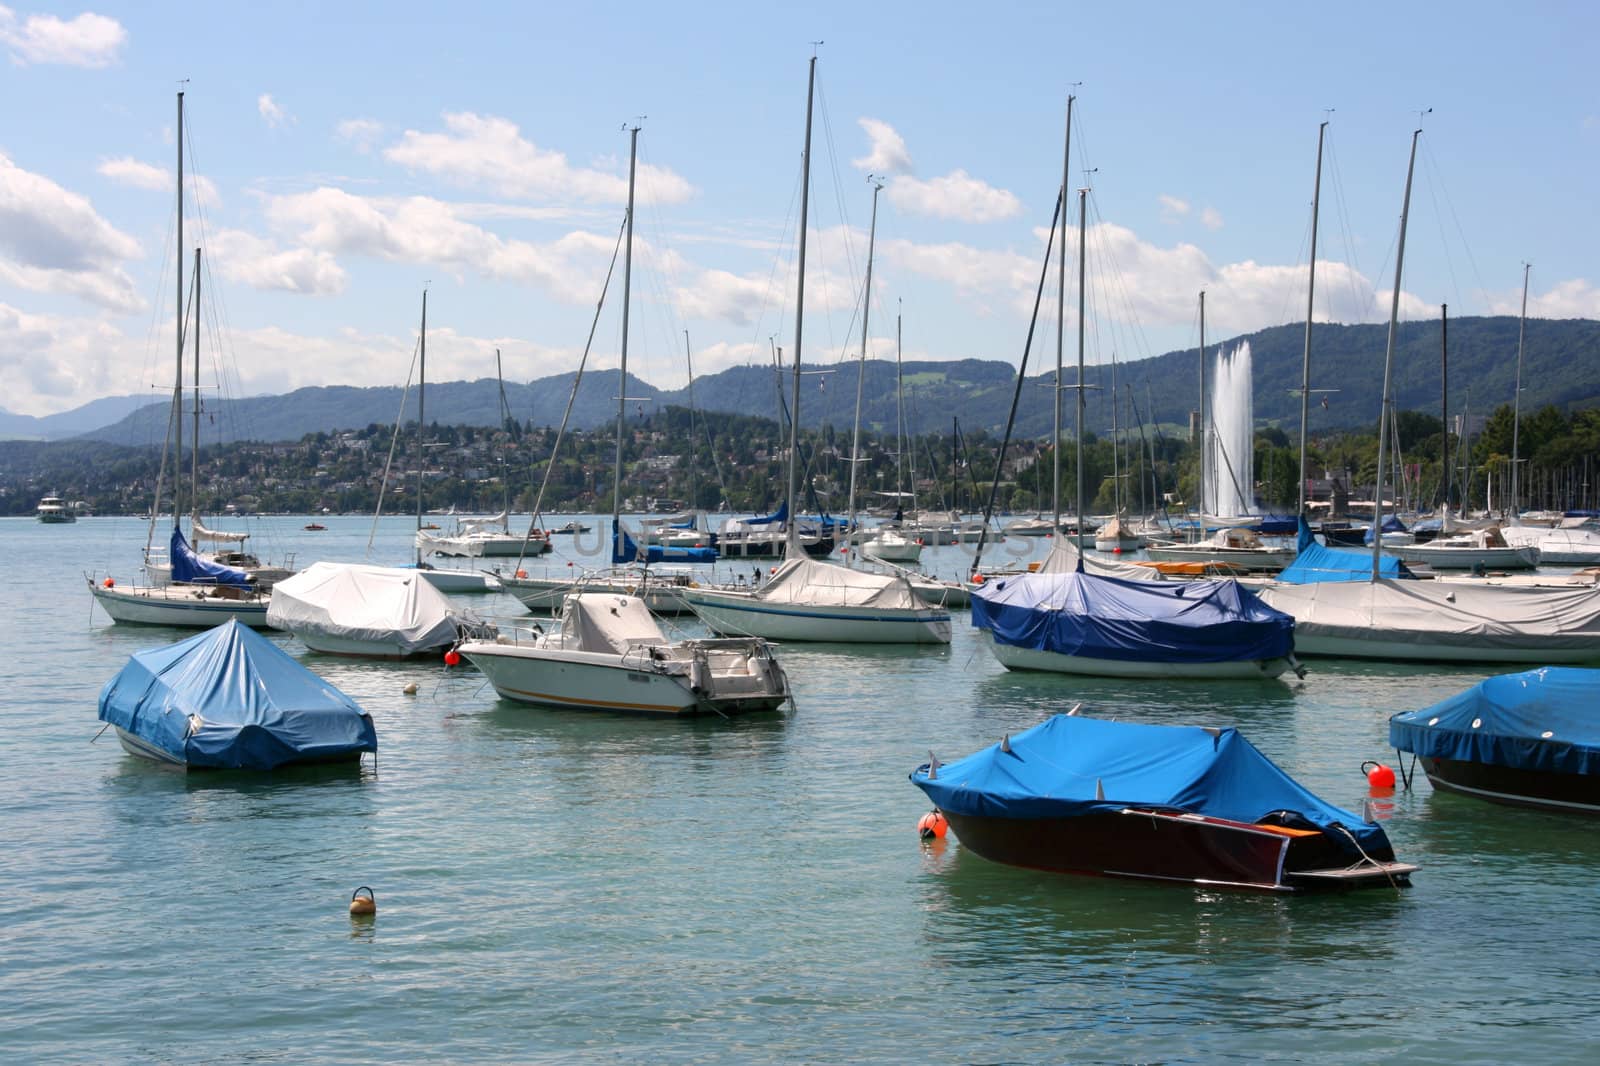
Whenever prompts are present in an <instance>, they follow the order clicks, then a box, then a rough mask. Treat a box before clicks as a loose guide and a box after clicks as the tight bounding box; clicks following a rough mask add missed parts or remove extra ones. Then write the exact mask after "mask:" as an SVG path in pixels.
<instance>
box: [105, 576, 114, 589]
mask: <svg viewBox="0 0 1600 1066" xmlns="http://www.w3.org/2000/svg"><path fill="white" fill-rule="evenodd" d="M105 585H106V588H108V589H114V588H116V587H117V583H116V582H115V581H113V580H112V579H111V578H109V577H108V578H106V581H105Z"/></svg>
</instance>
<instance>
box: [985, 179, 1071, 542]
mask: <svg viewBox="0 0 1600 1066" xmlns="http://www.w3.org/2000/svg"><path fill="white" fill-rule="evenodd" d="M1061 191H1062V192H1063V193H1065V192H1066V187H1065V186H1063V187H1062V190H1061ZM1088 217H1089V190H1088V189H1079V190H1078V387H1077V393H1078V417H1077V419H1076V420H1075V421H1074V422H1073V435H1074V436H1075V437H1076V438H1077V447H1076V450H1077V453H1078V500H1077V505H1078V519H1077V523H1076V529H1077V532H1076V533H1075V534H1074V541H1073V542H1074V543H1075V544H1076V545H1077V548H1078V550H1079V552H1080V555H1079V557H1078V566H1079V567H1080V568H1081V567H1082V566H1083V556H1082V555H1081V552H1082V551H1083V509H1084V503H1083V323H1084V281H1085V279H1086V278H1087V277H1088V275H1087V273H1086V271H1085V264H1086V263H1087V262H1088V245H1089V240H1088V237H1089V231H1088V229H1087V228H1086V226H1085V224H1084V223H1085V221H1086V220H1087V219H1088ZM1063 243H1065V242H1063ZM995 476H996V477H998V476H999V475H998V474H996V475H995Z"/></svg>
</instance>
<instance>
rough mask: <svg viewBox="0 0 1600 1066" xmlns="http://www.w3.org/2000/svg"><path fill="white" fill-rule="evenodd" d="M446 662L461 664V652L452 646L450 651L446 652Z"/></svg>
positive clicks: (447, 664)
mask: <svg viewBox="0 0 1600 1066" xmlns="http://www.w3.org/2000/svg"><path fill="white" fill-rule="evenodd" d="M444 664H445V665H446V666H460V665H461V653H460V652H458V651H456V650H455V649H454V648H451V649H450V650H449V651H447V652H445V653H444Z"/></svg>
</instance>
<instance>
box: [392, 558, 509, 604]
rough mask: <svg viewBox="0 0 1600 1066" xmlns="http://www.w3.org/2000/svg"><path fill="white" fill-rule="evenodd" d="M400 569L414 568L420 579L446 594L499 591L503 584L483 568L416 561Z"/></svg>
mask: <svg viewBox="0 0 1600 1066" xmlns="http://www.w3.org/2000/svg"><path fill="white" fill-rule="evenodd" d="M400 569H402V570H408V569H414V570H416V572H417V573H418V574H420V575H421V576H422V580H424V581H426V582H427V583H428V584H430V585H432V586H433V587H434V588H436V589H438V590H439V591H440V592H443V593H445V594H446V595H457V596H470V595H473V594H475V593H489V592H500V591H502V590H503V589H504V586H503V585H501V583H500V578H499V576H498V575H496V574H491V573H489V572H487V571H484V570H467V569H463V568H460V567H453V566H434V565H433V564H432V563H426V562H424V563H416V564H413V565H412V566H408V567H400Z"/></svg>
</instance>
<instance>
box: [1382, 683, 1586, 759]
mask: <svg viewBox="0 0 1600 1066" xmlns="http://www.w3.org/2000/svg"><path fill="white" fill-rule="evenodd" d="M1597 703H1600V670H1584V669H1579V668H1577V667H1558V666H1545V667H1541V668H1540V669H1538V670H1529V671H1526V672H1525V673H1520V674H1502V675H1500V676H1499V677H1491V678H1489V679H1488V680H1487V681H1480V682H1479V683H1478V684H1476V685H1474V686H1472V687H1471V688H1469V689H1467V690H1466V691H1465V692H1463V693H1461V694H1459V695H1456V696H1451V697H1450V698H1449V699H1447V700H1444V701H1443V702H1441V703H1436V704H1434V705H1433V706H1432V707H1425V708H1423V709H1422V710H1420V711H1403V712H1402V713H1400V714H1397V715H1395V716H1394V717H1393V718H1391V719H1389V743H1391V744H1393V745H1394V746H1395V749H1396V750H1398V751H1410V752H1415V753H1416V754H1418V755H1421V756H1424V757H1426V758H1432V759H1453V760H1457V761H1460V762H1477V763H1488V764H1489V765H1492V766H1507V767H1511V768H1512V769H1517V770H1537V771H1542V772H1545V773H1557V774H1600V716H1597V715H1596V713H1595V706H1596V704H1597Z"/></svg>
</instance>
